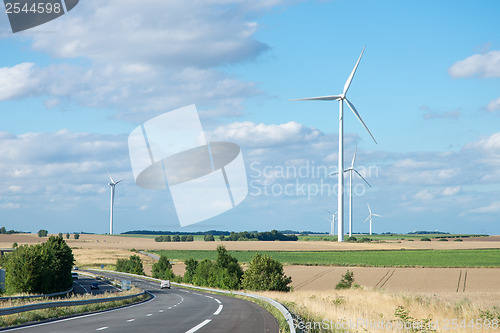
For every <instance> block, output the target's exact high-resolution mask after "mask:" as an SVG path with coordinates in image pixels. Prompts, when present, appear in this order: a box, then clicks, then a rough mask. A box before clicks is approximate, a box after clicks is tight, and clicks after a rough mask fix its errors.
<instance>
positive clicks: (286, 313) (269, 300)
mask: <svg viewBox="0 0 500 333" xmlns="http://www.w3.org/2000/svg"><path fill="white" fill-rule="evenodd" d="M87 270H88V271H97V272H106V273H113V274H122V275H128V276H132V277H136V278H140V279H145V280H151V281H157V282H161V281H162V280H160V279H155V278H152V277H149V276H144V275H137V274H131V273H124V272H117V271H108V270H104V269H87ZM171 284H172V285H176V286H180V287H187V288H193V289H199V290H205V291H211V292H217V293H223V294H229V295H239V296H246V297H251V298H256V299H259V300H262V301H264V302H267V303H269V304H270V305H272V306H274V307H275V308H276V309H277V310H278V311H279V312H281V314H282V315H283V317H285V320H286V322H287V324H288V326H289V327H290V333H295V326H294V324H293V317H292V314H291V313H290V311H288V309H287V308H286V307H285V306H284V305H283V304H281V303H280V302H278V301H276V300H274V299H272V298H269V297H265V296H260V295H255V294H250V293H244V292H241V291H229V290H219V289H213V288H205V287H198V286H192V285H188V284H183V283H176V282H171Z"/></svg>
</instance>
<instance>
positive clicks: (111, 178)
mask: <svg viewBox="0 0 500 333" xmlns="http://www.w3.org/2000/svg"><path fill="white" fill-rule="evenodd" d="M108 176H109V180H111V184H114V183H115V181H114V180H113V177H111V174H110V173H109V171H108Z"/></svg>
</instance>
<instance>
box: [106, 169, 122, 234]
mask: <svg viewBox="0 0 500 333" xmlns="http://www.w3.org/2000/svg"><path fill="white" fill-rule="evenodd" d="M108 176H109V179H110V180H111V182H110V183H108V185H109V186H111V210H110V213H109V234H110V235H112V234H113V206H114V203H115V186H116V184H118V183H119V182H121V181H123V179H121V180H119V181H117V182H115V181H114V180H113V178H112V177H111V175H110V174H109V173H108Z"/></svg>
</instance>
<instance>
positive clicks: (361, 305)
mask: <svg viewBox="0 0 500 333" xmlns="http://www.w3.org/2000/svg"><path fill="white" fill-rule="evenodd" d="M254 293H255V294H258V295H262V296H266V297H269V298H273V299H275V300H277V301H278V302H280V303H282V304H283V305H285V306H286V307H287V308H288V309H289V310H290V311H291V312H292V313H293V314H295V315H296V316H297V318H298V319H297V320H296V321H295V324H296V327H297V328H299V329H301V328H302V329H303V330H304V331H307V332H379V331H380V332H382V331H383V332H403V331H404V332H432V331H433V329H436V328H437V331H438V332H457V331H460V332H491V331H496V330H497V329H498V322H499V319H500V312H499V309H498V307H496V306H491V305H487V304H484V303H483V302H482V298H485V295H478V296H477V299H471V297H474V296H473V295H468V296H467V298H466V296H464V295H453V296H454V297H453V298H451V297H446V296H445V297H443V295H439V294H438V295H436V294H428V295H426V294H416V293H392V292H387V291H383V290H372V289H364V288H358V289H348V290H335V291H317V292H314V291H297V292H290V293H282V292H254ZM492 297H495V296H493V295H492ZM426 324H429V325H434V326H430V327H429V329H426V327H425V325H426ZM401 325H409V326H410V328H409V329H406V330H405V329H401ZM452 325H453V326H454V327H455V326H456V327H455V328H452ZM494 327H496V329H493V328H494ZM342 328H344V329H342Z"/></svg>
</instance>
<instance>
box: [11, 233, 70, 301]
mask: <svg viewBox="0 0 500 333" xmlns="http://www.w3.org/2000/svg"><path fill="white" fill-rule="evenodd" d="M73 262H74V258H73V253H72V252H71V248H70V247H69V246H68V245H67V244H66V242H65V241H64V240H63V239H62V238H61V237H54V236H52V237H50V238H49V240H48V241H47V242H45V243H42V244H36V245H32V246H27V245H24V246H20V247H18V248H17V249H16V250H14V251H13V252H12V253H11V254H10V255H9V258H8V261H7V263H6V265H5V271H6V272H5V275H6V276H5V282H6V288H7V292H8V293H34V294H47V293H53V292H58V291H64V290H67V289H69V288H70V287H71V285H72V284H73V281H72V278H71V267H72V266H73Z"/></svg>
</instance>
